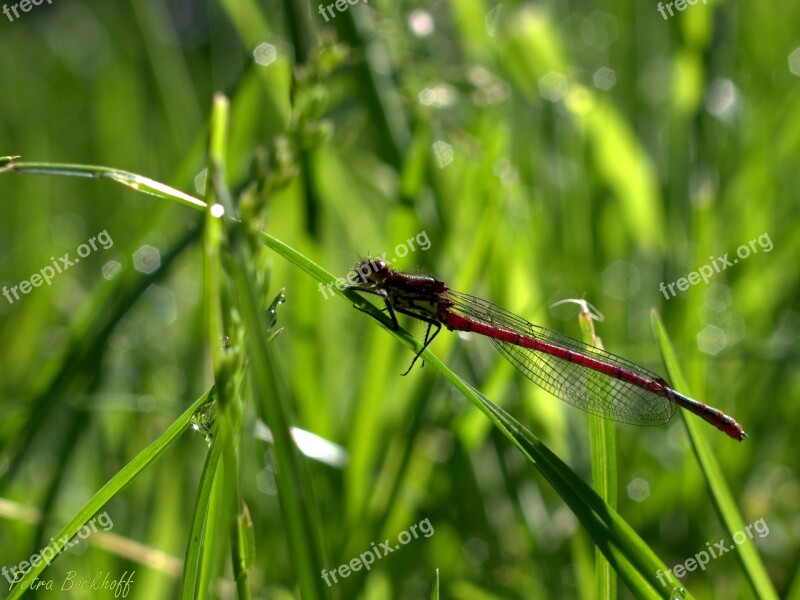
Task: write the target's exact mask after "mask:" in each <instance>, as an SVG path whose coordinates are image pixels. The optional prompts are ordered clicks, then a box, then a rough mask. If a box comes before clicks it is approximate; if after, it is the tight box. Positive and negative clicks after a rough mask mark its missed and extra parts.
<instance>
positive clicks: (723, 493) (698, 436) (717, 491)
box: [651, 310, 778, 600]
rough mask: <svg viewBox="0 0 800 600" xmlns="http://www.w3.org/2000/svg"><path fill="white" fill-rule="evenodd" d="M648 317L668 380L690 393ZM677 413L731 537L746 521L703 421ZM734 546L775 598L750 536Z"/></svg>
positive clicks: (755, 585)
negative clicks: (705, 431)
mask: <svg viewBox="0 0 800 600" xmlns="http://www.w3.org/2000/svg"><path fill="white" fill-rule="evenodd" d="M651 320H652V323H653V329H654V330H655V334H656V338H657V339H658V344H659V347H660V348H661V356H662V358H663V359H664V365H665V366H666V368H667V374H668V375H669V377H670V380H671V381H672V383H673V384H674V387H675V389H679V390H682V391H683V392H684V393H689V386H688V385H687V384H686V379H685V378H684V376H683V373H682V372H681V369H680V367H679V366H678V359H677V358H676V356H675V350H674V349H673V347H672V342H671V341H670V339H669V336H668V335H667V331H666V329H665V328H664V323H663V322H662V321H661V317H660V316H659V314H658V312H657V311H656V310H653V311H652V313H651ZM680 413H681V418H682V419H683V423H684V425H686V431H687V432H688V434H689V442H690V443H691V445H692V450H693V451H694V455H695V458H697V462H698V464H699V465H700V470H701V471H702V472H703V476H704V477H705V480H706V483H707V484H708V489H709V491H710V492H711V501H712V502H713V503H714V507H715V508H716V510H717V514H719V517H720V520H721V521H722V524H723V525H724V527H725V530H726V531H727V532H728V537H729V538H733V536H734V534H735V533H738V532H740V531H744V530H745V523H744V519H742V515H741V513H740V512H739V508H738V507H737V506H736V501H735V500H734V499H733V494H732V493H731V490H730V488H729V487H728V484H727V482H726V481H725V476H724V475H723V474H722V469H721V468H720V466H719V463H718V462H717V459H716V457H715V456H714V453H713V452H712V451H711V448H710V447H709V445H708V442H707V441H706V438H705V437H704V435H703V433H702V430H703V429H704V428H705V425H702V424H700V422H699V421H698V420H697V419H695V418H693V417H688V418H687V416H686V412H685V411H680ZM736 550H737V551H736V552H735V555H736V559H737V560H738V561H739V563H740V564H741V565H742V568H743V569H744V572H745V575H746V577H747V580H748V582H749V583H750V586H751V587H752V589H753V593H754V594H755V595H756V597H757V598H767V599H773V598H774V599H776V600H777V598H778V594H777V593H776V591H775V588H774V587H773V585H772V582H771V581H770V579H769V575H767V571H766V569H765V568H764V564H763V563H762V562H761V559H760V558H759V556H758V552H756V548H755V544H754V543H753V541H752V539H750V540H747V541H746V542H745V543H743V544H741V545H738V546H737V548H736Z"/></svg>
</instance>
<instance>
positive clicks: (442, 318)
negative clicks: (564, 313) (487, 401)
mask: <svg viewBox="0 0 800 600" xmlns="http://www.w3.org/2000/svg"><path fill="white" fill-rule="evenodd" d="M355 271H356V272H357V273H358V277H359V279H360V280H361V282H360V283H359V284H357V285H352V286H349V287H348V289H350V290H354V291H357V292H364V293H367V294H374V295H376V296H379V297H381V298H382V299H383V301H384V304H385V309H384V310H385V311H386V312H387V313H388V315H389V317H390V318H391V320H392V327H393V328H394V329H399V328H400V324H399V323H398V321H397V314H396V313H400V314H404V315H408V316H409V317H413V318H415V319H419V320H420V321H424V322H425V323H427V324H428V329H427V332H426V333H425V341H424V344H423V347H422V350H420V352H419V353H417V355H416V356H415V357H414V360H413V361H412V362H411V366H410V367H409V368H408V370H407V371H406V373H404V375H405V374H407V373H408V372H409V371H410V370H411V367H413V366H414V363H415V362H416V360H417V359H418V358H419V356H420V354H421V353H422V351H424V350H425V348H427V347H428V345H429V344H430V343H431V342H432V341H433V340H434V338H435V337H436V336H437V334H438V333H439V331H441V329H442V326H445V327H446V328H447V329H450V330H451V331H465V332H473V333H479V334H481V335H485V336H486V337H488V338H489V339H490V340H491V341H492V343H493V344H494V345H495V347H496V348H497V349H498V350H499V351H500V353H501V354H502V355H503V356H504V357H505V358H506V359H507V360H508V361H509V362H510V363H511V364H513V365H514V366H515V367H516V368H517V369H519V371H520V372H521V373H522V374H523V375H525V377H527V378H528V379H530V380H531V381H533V382H534V383H535V384H537V385H539V386H540V387H542V388H543V389H545V390H546V391H548V392H550V393H551V394H553V395H554V396H556V397H557V398H560V399H561V400H564V401H565V402H567V403H569V404H572V405H573V406H577V407H578V408H580V409H582V410H585V411H586V412H589V413H592V414H595V415H600V416H601V417H605V418H607V419H612V420H614V421H618V422H620V423H631V424H634V425H661V424H664V423H666V422H667V421H669V420H670V418H672V415H673V414H674V413H675V406H676V405H677V406H682V407H683V408H685V409H686V410H688V411H690V412H693V413H694V414H696V415H698V416H699V417H701V418H702V419H705V420H706V421H708V422H709V423H711V424H712V425H714V426H715V427H717V428H718V429H719V430H721V431H723V432H725V433H726V434H728V435H729V436H730V437H732V438H733V439H736V440H739V441H741V440H743V439H744V438H746V437H747V434H746V433H745V432H744V431H743V430H742V426H741V425H739V424H738V423H737V422H736V421H735V420H734V419H733V418H731V417H729V416H727V415H726V414H724V413H723V412H722V411H719V410H717V409H716V408H713V407H711V406H708V405H706V404H703V403H702V402H698V401H697V400H693V399H692V398H689V397H687V396H684V395H683V394H680V393H679V392H676V391H675V390H673V389H672V388H671V387H670V386H669V384H668V383H667V382H666V381H664V380H663V379H662V378H661V377H659V376H658V375H657V374H655V373H653V372H652V371H649V370H648V369H645V368H643V367H640V366H639V365H637V364H635V363H633V362H631V361H629V360H626V359H624V358H621V357H619V356H616V355H614V354H611V353H610V352H606V351H605V350H602V349H600V348H596V347H594V346H590V345H589V344H585V343H583V342H579V341H578V340H575V339H572V338H571V337H568V336H566V335H563V334H561V333H557V332H555V331H551V330H550V329H545V328H544V327H539V326H538V325H534V324H532V323H529V322H528V321H526V320H525V319H523V318H521V317H518V316H517V315H515V314H513V313H511V312H509V311H507V310H505V309H503V308H500V307H499V306H496V305H495V304H492V303H491V302H487V301H486V300H482V299H480V298H476V297H475V296H470V295H468V294H463V293H461V292H457V291H455V290H451V289H450V288H448V287H447V286H446V285H445V284H444V282H443V281H441V280H439V279H436V278H434V277H430V276H428V275H416V274H409V273H401V272H398V271H394V270H392V269H390V268H389V265H388V264H387V263H386V262H385V261H383V260H377V259H376V260H366V261H362V262H360V263H358V264H357V265H356V267H355ZM432 328H434V329H435V331H434V332H433V334H432V335H431V329H432Z"/></svg>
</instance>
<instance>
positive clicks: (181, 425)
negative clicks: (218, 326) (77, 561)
mask: <svg viewBox="0 0 800 600" xmlns="http://www.w3.org/2000/svg"><path fill="white" fill-rule="evenodd" d="M213 394H214V388H213V387H212V388H210V389H209V390H208V391H207V392H206V393H205V394H203V395H202V396H200V397H199V398H198V399H197V400H195V401H194V402H193V403H192V405H191V406H190V407H189V408H187V409H186V410H185V411H184V412H183V414H182V415H181V416H180V417H178V418H177V419H176V420H175V422H174V423H173V424H172V425H170V426H169V427H168V428H167V430H166V431H165V432H164V433H163V434H161V436H159V437H158V438H157V439H156V440H155V441H154V442H153V443H151V444H150V445H149V446H147V448H145V449H144V450H142V451H141V452H140V453H139V454H138V455H137V456H136V457H135V458H134V459H133V460H132V461H131V462H129V463H128V464H127V465H125V466H124V467H123V468H122V469H121V470H120V471H119V473H117V474H116V475H114V476H113V477H112V478H111V479H109V480H108V482H107V483H106V484H105V485H104V486H103V487H102V488H100V489H99V490H98V492H97V493H96V494H95V495H94V496H92V497H91V499H90V500H89V501H88V502H87V503H86V504H85V505H84V506H83V508H81V509H80V510H79V511H78V512H77V513H76V514H75V516H74V517H73V518H72V520H70V521H69V523H67V524H66V525H65V526H64V527H63V528H62V529H61V531H59V532H58V533H57V534H56V535H55V536H54V537H55V540H56V541H55V542H53V544H52V545H51V546H52V548H53V550H54V551H55V552H56V554H58V553H60V552H61V551H62V550H63V549H64V547H65V546H66V544H67V543H68V542H69V540H71V539H72V538H74V537H75V535H77V533H78V530H79V529H80V528H81V527H83V525H84V524H85V523H86V522H88V521H89V519H91V518H92V517H93V516H94V515H96V514H97V513H99V512H100V510H102V508H103V507H104V506H105V505H106V504H108V503H109V502H111V501H112V500H113V499H114V498H116V497H117V496H118V495H119V494H121V493H122V492H123V491H124V490H125V488H127V487H128V486H129V485H130V484H132V483H133V482H134V481H136V479H138V478H139V476H141V475H142V474H143V473H144V472H145V471H147V469H149V468H150V467H151V466H152V465H153V464H154V463H155V462H156V461H157V460H158V459H159V458H161V456H162V455H163V454H164V453H165V452H166V451H167V450H168V449H169V448H170V446H172V444H173V443H174V442H175V440H177V439H178V437H179V436H180V435H181V434H182V433H183V432H184V431H185V430H186V429H187V428H188V427H189V424H190V422H191V419H192V415H194V413H195V411H196V410H197V409H198V408H200V407H201V406H202V405H203V403H204V402H206V401H207V400H208V399H209V398H210V397H211V396H212V395H213ZM48 566H49V565H48V564H47V563H45V562H43V561H39V566H34V565H33V564H32V565H31V569H30V571H28V572H27V573H25V575H24V576H23V577H22V579H20V580H19V581H18V582H17V583H16V585H14V586H12V590H11V594H10V595H9V596H8V599H9V600H15V599H16V598H19V597H20V596H22V594H24V593H25V592H26V591H27V588H28V587H29V586H30V583H31V582H32V581H33V580H34V578H36V577H38V576H39V575H40V574H41V573H42V571H44V570H45V569H46V568H47V567H48Z"/></svg>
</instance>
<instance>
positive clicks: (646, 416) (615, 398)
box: [444, 290, 675, 425]
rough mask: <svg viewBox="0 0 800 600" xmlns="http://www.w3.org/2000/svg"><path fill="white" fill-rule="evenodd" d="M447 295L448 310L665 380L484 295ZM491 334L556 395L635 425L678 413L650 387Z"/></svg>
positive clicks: (506, 354) (508, 355)
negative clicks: (478, 296) (498, 304)
mask: <svg viewBox="0 0 800 600" xmlns="http://www.w3.org/2000/svg"><path fill="white" fill-rule="evenodd" d="M444 297H445V298H446V299H447V300H448V301H449V302H450V303H452V306H451V307H450V308H449V310H451V311H452V312H454V313H456V314H458V315H461V316H463V317H467V318H469V319H473V320H475V321H480V322H481V323H484V324H486V325H491V326H494V327H497V328H500V329H503V330H507V331H513V332H515V333H519V334H521V335H524V336H526V337H529V338H531V339H534V340H537V341H540V342H545V343H547V344H551V345H554V346H559V347H562V348H566V349H568V350H571V351H572V352H573V353H575V354H576V355H578V356H577V359H578V360H580V356H585V357H589V358H591V359H594V360H598V361H601V362H604V363H607V364H610V365H613V366H615V367H619V368H621V369H623V370H626V371H629V372H632V373H635V374H636V375H639V376H641V377H644V378H646V379H648V380H652V381H657V382H662V383H663V380H662V379H661V377H659V376H658V375H657V374H655V373H653V372H652V371H649V370H648V369H645V368H643V367H640V366H639V365H637V364H635V363H633V362H631V361H629V360H626V359H624V358H621V357H619V356H616V355H614V354H611V353H610V352H606V351H605V350H601V349H600V348H595V347H594V346H590V345H589V344H584V343H583V342H580V341H578V340H575V339H573V338H571V337H568V336H566V335H563V334H561V333H558V332H555V331H551V330H550V329H545V328H544V327H539V326H538V325H534V324H532V323H529V322H528V321H526V320H525V319H523V318H521V317H518V316H517V315H515V314H513V313H511V312H509V311H507V310H505V309H503V308H500V307H499V306H496V305H495V304H492V303H491V302H488V301H486V300H481V299H480V298H476V297H474V296H470V295H468V294H463V293H461V292H456V291H454V290H447V291H446V292H445V293H444ZM490 339H491V340H492V343H493V344H494V345H495V347H496V348H497V349H498V350H499V351H500V353H501V354H502V355H503V356H504V357H505V358H506V359H507V360H508V361H509V362H510V363H511V364H512V365H514V366H515V367H516V368H517V369H519V371H520V372H521V373H522V374H523V375H525V377H527V378H528V379H530V380H531V381H532V382H534V383H535V384H537V385H538V386H539V387H541V388H542V389H544V390H546V391H548V392H550V393H551V394H553V395H554V396H555V397H557V398H560V399H561V400H563V401H564V402H567V403H569V404H572V405H573V406H577V407H578V408H580V409H582V410H585V411H586V412H589V413H592V414H595V415H599V416H601V417H605V418H608V419H612V420H614V421H618V422H620V423H631V424H634V425H661V424H664V423H666V422H667V421H669V420H670V418H671V417H672V415H673V414H674V413H675V404H674V403H673V402H670V401H669V400H668V399H667V398H665V397H663V396H660V395H659V394H657V393H655V392H653V391H651V390H647V389H644V388H641V387H639V386H637V385H634V384H632V383H629V382H627V381H623V380H621V379H617V378H615V377H609V376H608V375H606V374H604V373H601V372H599V371H596V370H594V369H592V368H590V367H588V366H585V365H582V364H580V362H569V361H567V360H564V359H563V358H560V357H558V356H555V355H552V354H548V353H547V352H544V351H540V350H532V349H529V348H524V347H522V346H517V345H515V344H511V343H508V342H506V341H503V340H500V339H495V338H490ZM664 385H666V383H664Z"/></svg>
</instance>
